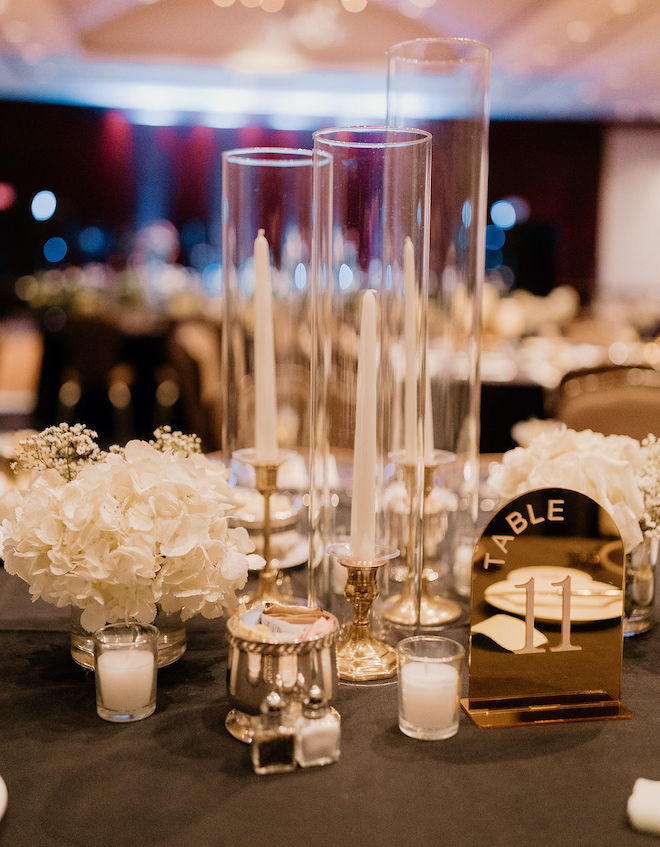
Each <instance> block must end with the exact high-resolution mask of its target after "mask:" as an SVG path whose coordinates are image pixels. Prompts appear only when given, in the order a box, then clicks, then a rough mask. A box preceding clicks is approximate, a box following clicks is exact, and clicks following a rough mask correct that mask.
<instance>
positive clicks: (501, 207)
mask: <svg viewBox="0 0 660 847" xmlns="http://www.w3.org/2000/svg"><path fill="white" fill-rule="evenodd" d="M490 218H491V220H492V222H493V223H494V224H495V226H498V227H499V228H500V229H511V227H513V226H515V223H516V220H517V217H516V210H515V208H514V206H513V204H512V203H510V202H509V201H508V200H498V201H497V202H496V203H493V205H492V206H491V207H490Z"/></svg>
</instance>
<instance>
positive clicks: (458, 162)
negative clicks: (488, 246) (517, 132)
mask: <svg viewBox="0 0 660 847" xmlns="http://www.w3.org/2000/svg"><path fill="white" fill-rule="evenodd" d="M489 86H490V50H489V48H488V47H486V46H485V45H484V44H481V43H479V42H476V41H471V40H469V39H463V38H422V39H417V40H414V41H406V42H402V43H400V44H396V45H394V46H393V47H391V48H390V49H389V50H388V90H387V123H388V124H391V125H393V126H416V127H421V128H423V129H426V130H427V131H429V132H430V133H431V136H432V151H433V153H432V168H431V193H432V204H431V214H430V231H431V238H430V254H429V283H428V291H429V297H428V370H429V374H430V384H431V397H432V400H431V405H432V407H433V415H432V418H433V429H434V445H435V447H436V448H437V449H440V450H443V451H446V452H449V453H453V454H454V455H455V460H454V461H453V462H452V463H451V464H449V465H448V464H446V463H443V464H442V465H441V466H440V467H439V468H438V478H437V481H436V487H437V488H438V489H441V490H442V491H443V492H445V493H446V494H447V495H448V497H449V499H451V500H453V502H452V503H451V507H450V511H449V527H448V532H447V536H446V543H445V545H444V549H443V554H442V557H441V560H440V561H439V562H438V563H437V567H436V572H437V575H438V576H439V577H444V578H445V587H446V590H447V591H452V590H453V589H454V588H455V589H456V590H457V591H458V592H459V593H460V594H469V590H470V589H469V586H470V579H469V565H468V573H467V574H466V573H464V571H465V562H466V557H465V556H458V557H457V556H456V555H455V553H456V550H458V549H459V548H461V549H462V547H464V546H465V545H466V544H467V545H468V547H472V546H473V545H474V543H475V542H476V536H477V518H478V502H479V492H478V487H479V472H478V471H479V465H478V453H479V439H480V353H481V301H482V290H483V278H484V268H485V229H486V202H487V180H488V128H489ZM467 558H468V559H470V560H471V557H467ZM454 571H455V572H454Z"/></svg>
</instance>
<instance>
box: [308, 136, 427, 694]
mask: <svg viewBox="0 0 660 847" xmlns="http://www.w3.org/2000/svg"><path fill="white" fill-rule="evenodd" d="M314 153H315V157H317V163H316V165H315V174H316V179H315V225H314V231H315V241H314V243H315V256H314V287H313V297H314V306H313V323H312V339H313V343H312V377H313V378H312V447H313V454H314V456H315V461H314V462H313V465H312V471H313V476H312V486H311V491H310V496H311V509H310V515H311V524H312V526H311V528H312V535H313V539H314V555H313V558H312V561H313V567H312V568H311V569H310V596H311V598H312V599H313V600H317V601H321V602H322V603H323V604H324V605H327V606H328V607H329V608H331V609H332V610H333V612H335V614H337V615H338V616H339V617H340V619H343V620H344V621H347V620H350V621H352V623H351V624H350V625H349V631H351V628H352V632H353V635H354V636H356V638H357V641H358V642H359V640H360V638H359V637H358V636H360V633H361V634H365V633H367V635H368V637H371V636H372V635H374V634H375V635H377V636H378V637H379V638H380V637H383V636H384V637H385V638H386V639H387V640H390V641H392V640H395V638H394V636H393V637H392V638H389V635H390V633H388V632H387V631H386V630H387V621H386V619H385V618H384V617H383V615H382V614H381V613H380V612H379V611H378V609H379V603H380V608H381V609H382V603H384V602H385V601H386V600H387V599H388V597H389V588H388V586H389V584H390V579H389V577H391V572H392V569H393V568H399V570H400V571H402V572H404V573H406V574H407V573H408V572H410V574H411V577H412V580H413V584H412V586H411V591H412V594H413V596H416V594H417V588H418V585H419V563H420V550H419V542H420V521H421V497H422V488H423V467H424V456H423V451H424V402H425V398H426V392H425V357H424V356H423V355H422V351H423V350H424V348H425V342H426V298H427V284H428V283H427V269H428V233H429V230H428V210H429V176H430V161H429V157H430V136H429V134H428V133H427V132H424V131H422V130H417V129H406V128H387V127H345V128H332V129H324V130H319V131H318V132H316V133H315V134H314ZM323 154H327V155H329V156H330V157H331V171H330V172H329V173H328V172H327V170H326V169H325V168H324V166H323V159H322V158H321V157H322V156H323ZM319 165H320V167H319ZM328 177H329V178H328ZM395 484H397V485H402V486H403V487H404V493H405V497H406V498H407V501H408V502H407V506H406V515H407V518H406V520H405V522H404V523H405V529H404V531H403V533H400V532H399V529H398V524H397V525H395V524H394V523H393V521H392V510H391V499H390V497H389V493H390V490H391V488H392V486H393V485H395ZM379 594H380V600H379V601H378V602H377V597H378V595H379ZM414 614H415V615H416V614H417V611H416V606H414ZM415 623H416V620H415V619H413V620H411V621H410V626H412V627H414V625H415ZM358 630H359V633H358V632H357V631H358ZM360 637H361V636H360ZM345 646H346V644H345V642H344V644H342V642H341V640H340V643H339V646H338V668H339V675H340V677H342V678H344V679H350V680H356V681H361V680H362V679H372V678H377V677H378V676H389V675H391V673H388V672H387V670H386V669H385V670H383V672H382V673H379V672H378V671H374V673H375V674H376V676H371V675H370V674H371V673H372V670H371V669H370V668H369V667H366V666H367V665H368V664H369V662H368V660H365V667H364V668H363V667H358V666H359V664H360V662H359V661H358V660H357V659H355V661H354V663H353V665H351V664H350V661H349V662H348V664H349V667H348V669H347V667H346V663H344V665H342V661H343V660H342V656H343V648H344V647H345ZM374 649H378V648H374ZM355 652H359V649H358V648H357V647H356V651H355ZM364 652H365V654H366V653H368V650H367V648H366V647H365V651H364ZM353 658H355V656H354V657H353ZM342 667H343V670H342ZM394 668H396V658H395V660H394Z"/></svg>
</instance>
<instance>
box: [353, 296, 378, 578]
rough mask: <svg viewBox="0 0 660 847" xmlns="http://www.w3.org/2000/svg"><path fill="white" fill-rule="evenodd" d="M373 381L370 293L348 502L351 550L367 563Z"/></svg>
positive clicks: (371, 552)
mask: <svg viewBox="0 0 660 847" xmlns="http://www.w3.org/2000/svg"><path fill="white" fill-rule="evenodd" d="M376 379H377V361H376V296H375V293H374V292H373V291H371V290H369V291H365V293H364V296H363V297H362V316H361V320H360V345H359V352H358V371H357V395H356V402H355V441H354V452H353V498H352V501H351V551H352V553H353V555H354V556H355V558H357V559H360V560H361V561H368V562H371V561H373V559H374V556H375V546H376V461H377V454H376Z"/></svg>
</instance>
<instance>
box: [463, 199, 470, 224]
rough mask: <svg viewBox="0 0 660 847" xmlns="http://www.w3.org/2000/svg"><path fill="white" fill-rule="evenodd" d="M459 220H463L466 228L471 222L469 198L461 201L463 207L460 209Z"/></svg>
mask: <svg viewBox="0 0 660 847" xmlns="http://www.w3.org/2000/svg"><path fill="white" fill-rule="evenodd" d="M461 220H462V221H463V226H464V227H465V228H466V229H469V227H470V224H471V223H472V204H471V203H470V201H469V200H466V201H465V203H463V207H462V209H461Z"/></svg>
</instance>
